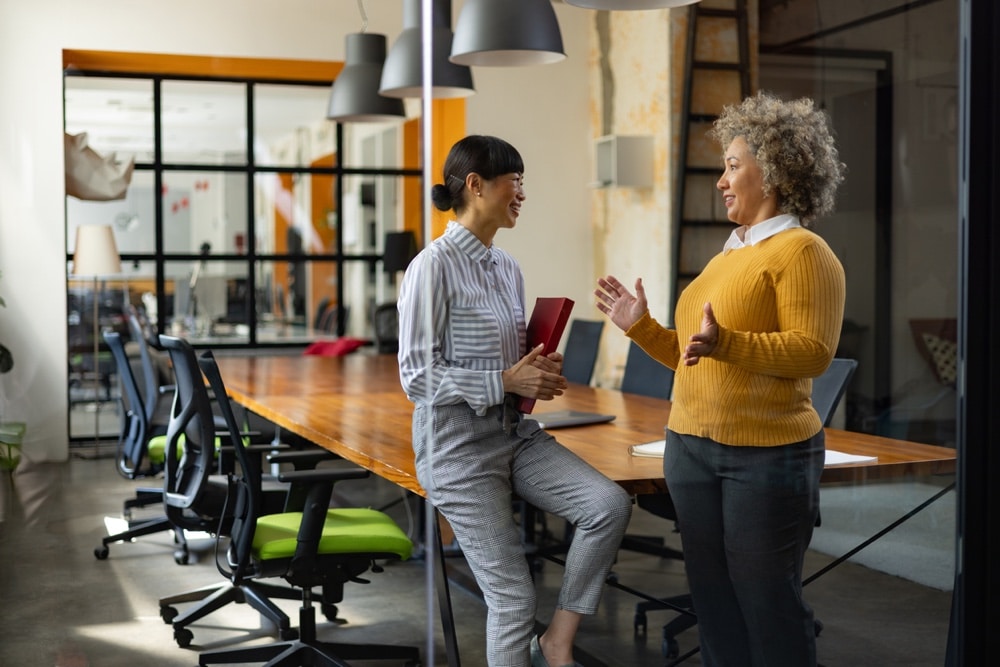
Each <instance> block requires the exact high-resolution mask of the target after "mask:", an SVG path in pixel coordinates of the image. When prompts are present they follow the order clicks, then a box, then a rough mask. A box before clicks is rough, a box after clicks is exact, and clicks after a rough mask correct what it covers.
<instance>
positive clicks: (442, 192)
mask: <svg viewBox="0 0 1000 667" xmlns="http://www.w3.org/2000/svg"><path fill="white" fill-rule="evenodd" d="M431 201H432V202H434V206H436V207H437V208H438V210H441V211H450V210H451V208H452V205H453V204H454V202H453V200H452V197H451V192H449V191H448V188H447V187H446V186H444V185H442V184H441V183H438V184H436V185H435V186H434V187H432V188H431Z"/></svg>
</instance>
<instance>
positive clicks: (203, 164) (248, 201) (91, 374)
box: [64, 71, 419, 438]
mask: <svg viewBox="0 0 1000 667" xmlns="http://www.w3.org/2000/svg"><path fill="white" fill-rule="evenodd" d="M64 81H65V108H64V112H65V127H66V132H67V135H72V136H73V137H76V139H73V138H72V137H68V141H77V142H80V141H83V138H85V139H86V141H87V144H88V146H89V148H90V149H91V150H92V151H93V153H94V155H96V156H97V159H99V160H104V161H105V163H106V164H111V165H114V166H115V167H116V168H120V171H121V172H122V173H121V179H122V181H123V182H124V185H123V186H122V187H121V188H120V191H119V192H115V193H113V195H112V196H107V197H90V196H76V195H75V194H71V195H69V196H67V198H66V216H67V217H66V231H67V237H66V238H67V239H68V240H67V247H66V256H67V264H68V267H70V269H69V270H71V261H72V254H73V250H74V248H73V243H74V238H75V232H76V228H77V227H79V226H80V225H90V224H111V225H112V227H113V230H114V235H115V241H116V243H117V246H118V251H119V254H120V255H121V258H122V267H123V268H122V275H121V276H120V278H121V280H119V279H118V278H119V277H115V278H114V281H112V282H110V283H107V284H99V285H98V286H97V288H96V289H95V288H94V286H93V285H91V284H89V283H87V282H86V281H82V282H78V281H75V280H70V281H69V284H68V293H67V294H68V297H69V300H70V309H69V312H68V321H67V327H68V332H69V334H70V335H69V340H70V344H69V349H68V351H67V352H68V356H69V358H70V366H71V374H72V377H71V381H70V385H71V386H70V388H69V390H70V392H71V399H72V401H71V402H72V404H73V406H74V410H73V412H74V414H73V417H71V423H72V437H74V438H90V437H93V436H94V435H95V431H96V433H97V434H99V435H100V436H101V437H113V436H114V435H115V434H116V432H117V429H118V428H119V422H118V420H117V418H116V410H117V405H116V399H115V398H114V397H115V394H114V392H115V390H116V387H115V383H116V378H115V377H114V368H113V367H111V366H109V365H108V363H105V362H106V361H107V360H106V359H105V355H106V354H107V352H106V350H104V349H103V347H102V346H101V338H100V334H101V332H102V331H103V330H107V329H110V328H115V329H122V330H123V331H125V328H124V327H122V323H123V322H124V313H125V312H126V309H127V307H128V306H133V307H135V308H136V309H137V310H139V311H140V313H141V314H143V315H145V317H146V318H147V319H148V321H149V322H150V323H151V325H152V326H153V327H154V328H155V330H156V331H157V332H159V333H165V332H168V333H171V334H175V335H181V336H184V337H187V338H189V339H190V340H191V342H192V343H194V344H196V345H199V346H213V347H234V348H240V347H257V346H269V345H274V346H277V345H305V344H308V343H310V342H312V341H313V340H316V339H318V338H330V337H336V336H342V335H351V336H355V337H358V338H362V339H371V338H372V331H371V327H372V324H371V315H370V314H371V312H372V310H373V308H374V306H375V305H376V304H377V303H381V302H384V301H392V300H394V298H395V293H394V284H393V278H394V276H390V275H388V274H386V273H385V272H384V271H382V270H380V268H379V267H380V263H381V253H382V252H383V249H384V241H383V237H384V235H385V233H387V232H391V231H394V230H398V229H402V228H403V227H404V225H411V226H413V227H419V203H418V202H417V201H411V202H410V206H409V207H406V206H405V205H404V204H405V202H404V200H403V189H404V188H403V185H402V181H403V180H404V179H411V180H412V181H415V182H417V183H419V171H418V170H413V169H411V170H405V169H402V168H401V166H400V165H401V163H402V161H403V159H402V141H401V132H400V130H399V127H398V125H393V124H386V125H382V124H379V125H376V126H372V127H363V128H354V127H349V128H344V127H340V126H338V125H336V124H334V123H332V122H330V121H328V120H327V119H326V118H325V114H326V106H327V101H328V97H329V91H330V86H329V82H322V83H319V82H317V83H309V82H280V81H272V80H269V81H267V82H258V81H254V80H217V79H212V78H211V77H203V78H199V79H193V78H191V77H187V76H184V77H181V76H177V77H171V76H168V75H163V76H128V75H122V76H115V77H106V76H90V75H88V73H85V72H79V71H72V72H67V73H66V75H65V77H64ZM77 135H83V138H80V137H77ZM157 137H159V140H160V144H159V145H158V146H157V145H156V138H157ZM249 146H252V147H253V149H252V151H250V150H248V147H249ZM344 155H347V156H351V158H350V167H345V166H344V164H343V160H342V159H341V156H344ZM126 165H127V168H126ZM408 187H409V188H410V189H411V190H413V185H410V186H408ZM407 210H410V211H411V213H410V217H413V214H414V213H415V214H416V215H417V217H416V219H413V220H409V221H407V214H406V211H407ZM69 275H70V274H68V276H69ZM70 277H71V276H70ZM95 300H96V302H98V305H99V310H100V317H99V319H98V321H97V326H96V331H97V336H96V342H97V343H98V348H99V349H98V353H97V355H96V358H95V353H94V351H93V343H94V342H95V336H94V333H93V332H94V331H95V328H94V317H93V315H91V314H90V313H91V306H92V305H93V304H94V303H95ZM94 379H96V380H97V382H96V383H94V382H90V381H91V380H94ZM84 380H86V381H87V383H86V385H85V386H84V384H83V381H84ZM102 382H103V383H105V384H107V385H108V386H109V387H110V388H111V389H110V391H111V392H112V393H111V394H110V395H109V394H108V392H107V391H100V389H101V387H103V386H104V385H102V384H101V383H102ZM95 395H96V398H95ZM85 399H86V400H85ZM84 403H87V404H88V405H86V406H85V405H84ZM77 406H80V410H77V409H76V408H77ZM95 406H96V407H95ZM85 408H86V409H89V410H91V411H96V412H98V413H99V414H100V413H101V412H102V411H103V413H105V414H103V417H107V418H106V419H103V418H102V419H101V420H91V419H90V418H89V417H90V416H92V414H91V412H86V413H84V409H85ZM109 411H110V412H109ZM81 415H82V418H80V416H81ZM88 424H90V426H89V427H88V426H87V425H88Z"/></svg>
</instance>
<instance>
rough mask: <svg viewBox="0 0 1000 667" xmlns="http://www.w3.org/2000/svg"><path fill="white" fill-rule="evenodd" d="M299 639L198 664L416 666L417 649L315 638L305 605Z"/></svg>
mask: <svg viewBox="0 0 1000 667" xmlns="http://www.w3.org/2000/svg"><path fill="white" fill-rule="evenodd" d="M299 634H300V639H297V640H293V641H285V642H276V643H274V644H265V645H263V646H248V647H245V648H237V649H218V650H214V651H203V652H202V653H200V654H199V655H198V665H199V667H203V666H204V665H231V664H239V663H245V662H264V667H297V666H299V665H317V666H319V665H322V666H325V667H351V666H350V663H349V662H347V661H348V660H403V661H405V664H406V665H407V667H419V665H420V650H419V649H418V648H417V647H415V646H395V645H389V644H339V643H334V642H321V641H319V640H317V639H316V610H315V609H314V608H313V607H312V606H310V605H306V606H303V607H301V608H300V609H299Z"/></svg>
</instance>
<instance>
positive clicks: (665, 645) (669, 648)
mask: <svg viewBox="0 0 1000 667" xmlns="http://www.w3.org/2000/svg"><path fill="white" fill-rule="evenodd" d="M660 650H661V651H663V657H664V658H666V659H667V660H674V659H676V658H677V656H679V655H680V654H681V645H680V644H678V643H677V640H676V639H675V638H673V637H667V636H664V637H663V641H662V642H661V643H660Z"/></svg>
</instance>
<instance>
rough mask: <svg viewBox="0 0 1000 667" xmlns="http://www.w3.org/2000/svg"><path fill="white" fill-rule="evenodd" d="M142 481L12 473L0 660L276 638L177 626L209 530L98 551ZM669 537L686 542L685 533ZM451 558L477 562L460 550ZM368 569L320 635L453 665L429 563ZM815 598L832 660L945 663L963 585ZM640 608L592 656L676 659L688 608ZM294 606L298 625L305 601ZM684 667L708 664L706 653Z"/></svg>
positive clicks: (236, 619) (544, 602)
mask: <svg viewBox="0 0 1000 667" xmlns="http://www.w3.org/2000/svg"><path fill="white" fill-rule="evenodd" d="M348 485H350V488H348ZM135 486H136V483H135V482H130V481H128V480H124V479H122V478H121V477H119V476H118V475H117V474H116V473H115V471H114V468H113V463H112V460H111V459H109V458H102V457H97V458H94V457H88V458H83V457H81V455H80V454H79V453H77V454H75V455H73V456H72V457H71V459H70V461H69V462H68V463H64V464H42V465H30V464H25V465H24V466H23V467H22V469H21V470H19V472H18V474H17V476H16V477H15V478H14V479H13V484H11V480H9V479H2V480H0V665H3V666H12V667H13V666H16V667H42V666H57V667H119V666H120V667H135V666H137V665H157V666H159V667H175V666H176V667H181V666H184V667H189V666H191V665H195V664H197V655H196V653H197V650H198V649H203V648H211V647H223V646H231V645H235V644H238V643H241V642H266V641H268V640H269V639H270V637H269V636H268V630H267V628H266V627H262V624H261V622H260V619H259V616H258V615H257V613H256V612H255V611H253V610H252V609H250V608H249V607H248V606H247V605H230V606H229V607H227V608H225V609H223V610H220V611H218V612H216V613H214V614H212V615H211V616H209V617H207V618H206V619H203V620H202V621H201V622H200V623H198V624H196V625H194V626H192V630H193V633H194V643H193V644H192V646H191V647H190V648H187V649H182V648H179V647H178V646H177V645H176V643H175V642H174V640H173V633H172V629H171V627H170V626H168V625H166V624H164V623H163V621H162V620H161V619H160V617H159V606H158V599H159V597H161V596H165V595H170V594H174V593H177V592H180V591H183V590H188V589H192V588H196V587H199V586H203V585H209V584H215V583H218V582H220V581H222V577H221V575H220V574H219V572H218V571H217V569H216V567H215V564H214V560H213V557H214V554H213V550H212V545H213V543H212V541H211V540H210V539H200V540H195V541H194V543H193V546H194V547H195V551H194V554H193V555H194V557H193V559H192V560H194V561H195V562H192V563H191V564H189V565H186V566H181V565H177V564H176V563H175V562H174V559H173V551H174V545H173V542H172V538H171V537H170V535H169V534H167V533H161V534H159V535H153V536H148V537H145V538H141V539H139V540H137V541H135V542H133V543H128V544H115V545H112V546H111V551H110V557H109V558H108V559H107V560H105V561H98V560H96V559H95V557H94V553H93V552H94V548H95V547H96V546H98V545H100V539H101V537H102V536H104V535H105V534H106V533H105V521H104V517H105V516H107V517H112V518H114V517H120V513H121V504H122V501H123V500H124V498H125V497H127V496H129V495H130V494H131V493H132V492H133V490H134V488H135ZM338 489H339V490H341V491H342V492H343V494H344V495H345V496H347V497H348V499H350V500H352V501H353V502H357V503H363V504H369V505H371V506H376V507H379V506H382V505H383V504H384V503H388V502H390V501H392V500H395V499H398V498H400V494H399V492H398V490H397V489H396V488H395V487H394V486H393V485H391V484H390V483H388V482H384V481H382V480H378V479H371V480H366V481H361V482H345V483H343V484H341V485H339V486H338ZM389 511H390V513H392V514H393V515H394V516H395V517H396V518H397V520H398V521H399V522H400V524H401V525H402V526H403V527H404V529H406V528H409V529H410V530H411V531H412V532H411V534H412V535H413V536H414V537H416V538H419V537H421V532H420V530H419V528H418V527H417V526H418V523H419V522H418V519H419V513H420V511H421V510H420V509H419V505H418V504H417V503H415V502H412V501H410V502H399V503H396V504H395V505H393V506H392V508H391V509H390V510H389ZM143 512H149V513H150V514H153V513H155V510H143ZM633 524H634V525H633V530H632V531H630V532H637V533H647V534H648V533H658V534H662V533H664V532H665V528H669V527H665V526H664V525H663V524H662V522H661V521H660V520H658V519H656V518H655V517H652V515H649V514H647V513H645V512H643V511H640V510H636V512H635V515H634V519H633ZM667 539H668V541H669V542H673V543H676V544H677V545H678V546H679V541H678V540H677V537H676V536H675V535H669V534H668V536H667ZM829 560H830V558H829V557H828V556H825V555H821V554H818V553H814V552H810V554H809V557H808V559H807V563H806V572H807V573H812V572H815V571H816V570H818V569H819V568H821V567H822V566H823V565H825V564H826V563H827V562H829ZM449 562H450V564H451V565H453V566H455V567H456V568H457V570H458V571H462V570H463V567H462V562H461V558H460V557H453V558H451V559H450V560H449ZM615 574H616V575H617V578H618V580H619V581H620V582H621V583H622V584H624V585H626V586H629V587H633V588H641V589H643V590H647V591H649V592H652V593H655V594H657V595H667V594H676V593H681V592H684V590H685V580H684V574H683V564H682V563H681V562H679V561H673V560H661V559H659V558H657V557H653V556H648V555H644V554H638V553H634V552H625V551H623V552H621V554H620V557H619V561H618V563H617V565H616V567H615ZM560 576H561V568H560V567H559V566H558V565H556V564H554V563H548V562H546V563H545V564H544V566H543V567H542V568H541V571H540V573H539V577H538V582H539V598H540V602H539V616H538V618H539V621H540V622H542V623H544V622H545V621H547V619H548V618H549V617H550V615H551V613H552V605H553V601H554V599H555V596H556V593H557V586H558V584H559V579H560ZM368 578H369V579H370V580H371V583H370V584H369V585H365V586H362V585H350V584H349V585H348V587H347V589H346V593H345V600H344V602H343V603H342V604H341V605H340V606H339V609H340V616H341V617H342V618H343V619H344V620H345V621H346V623H345V624H342V625H334V624H330V623H322V624H321V625H320V635H321V637H323V638H328V639H334V638H336V640H337V641H380V642H384V641H390V642H393V643H400V644H413V645H417V646H420V647H422V650H423V649H424V647H425V644H426V640H425V639H424V637H425V636H426V634H427V632H428V626H429V625H431V626H432V627H433V630H434V632H435V640H434V647H435V648H434V654H435V655H434V656H433V657H431V656H429V655H428V652H427V651H426V650H423V655H424V664H425V665H432V664H437V665H443V664H446V663H445V661H444V657H443V655H444V652H443V642H442V641H441V638H440V624H439V623H438V622H437V621H438V616H437V611H436V610H434V611H433V612H432V613H431V614H428V611H427V599H428V596H427V594H426V592H425V588H424V587H425V582H426V575H425V568H424V563H423V561H422V560H411V561H409V562H406V563H399V564H393V565H391V566H389V567H386V568H385V571H384V572H383V573H381V574H372V575H370V577H368ZM806 597H807V599H808V601H809V602H810V604H811V605H812V606H813V607H814V609H815V610H816V612H817V616H818V618H820V619H821V620H822V622H823V624H824V630H823V633H822V635H821V636H820V638H819V640H818V646H819V656H820V662H821V663H822V664H823V665H825V667H857V666H866V665H872V666H879V667H886V666H892V665H899V666H904V665H905V666H906V667H919V666H923V665H927V666H928V667H930V666H934V667H940V665H942V664H944V647H945V640H946V636H947V630H948V611H949V605H950V602H951V593H950V592H946V591H940V590H936V589H933V588H927V587H924V586H920V585H917V584H914V583H912V582H909V581H907V580H905V579H902V578H900V577H896V576H891V575H886V574H882V573H879V572H876V571H874V570H869V569H867V568H865V567H862V566H859V565H854V564H851V563H848V564H844V565H842V566H841V567H839V568H837V569H835V570H833V571H831V572H829V573H828V574H826V575H825V576H823V577H821V578H820V579H817V580H816V581H815V582H814V583H812V584H811V585H810V586H808V587H807V589H806ZM452 598H453V602H454V605H455V615H456V619H457V622H458V635H459V646H460V649H461V657H462V664H463V665H465V666H470V665H471V666H473V667H482V666H483V665H485V664H486V663H485V659H484V652H483V648H484V647H483V644H484V640H483V625H484V619H485V608H484V605H483V603H482V602H481V600H480V599H479V598H478V597H477V596H476V595H475V594H473V593H471V592H469V591H468V590H466V589H463V588H461V587H459V586H452ZM636 601H637V598H636V597H634V596H633V595H630V594H628V593H625V592H623V591H620V590H616V589H613V588H608V590H607V593H606V595H605V598H604V601H603V603H602V608H601V611H600V613H599V614H598V615H597V616H595V617H592V618H588V619H586V620H585V622H584V624H583V626H582V628H581V631H580V634H579V637H578V647H579V648H580V649H581V656H580V658H578V659H581V662H584V663H585V664H588V665H597V664H604V665H608V666H635V665H654V666H662V665H664V664H666V661H665V659H664V658H663V655H662V653H661V646H660V631H659V627H660V626H661V625H662V624H663V623H665V622H666V621H667V620H669V619H670V618H672V617H673V614H672V613H669V612H666V611H657V612H651V613H650V614H649V615H648V621H649V632H648V636H639V637H637V636H636V635H635V632H634V619H635V603H636ZM279 604H280V606H282V608H284V609H285V611H286V612H287V613H288V614H289V616H291V617H292V619H293V624H295V623H296V621H295V620H294V619H296V617H297V604H296V603H295V602H293V601H281V602H279ZM428 619H430V621H431V623H428ZM679 644H680V649H681V651H682V652H686V651H688V650H689V649H692V648H694V647H696V646H697V632H696V630H688V631H687V632H685V633H684V634H682V635H681V636H680V638H679ZM591 657H592V658H593V659H591ZM363 664H369V665H383V664H386V665H387V664H392V663H385V662H367V663H363ZM684 664H685V665H698V664H701V663H700V661H699V660H698V656H697V655H695V656H693V657H692V658H690V659H688V660H687V661H686V662H685V663H684Z"/></svg>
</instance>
